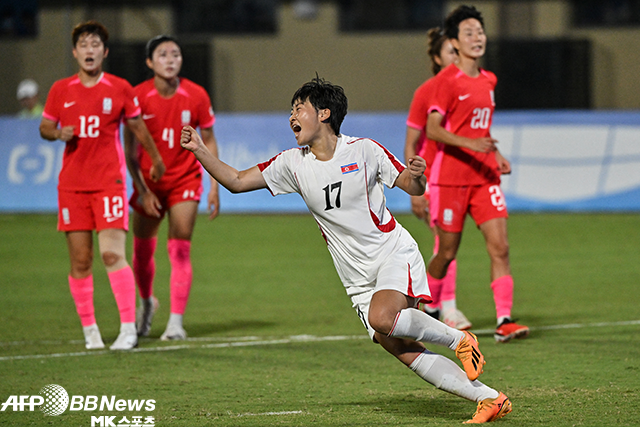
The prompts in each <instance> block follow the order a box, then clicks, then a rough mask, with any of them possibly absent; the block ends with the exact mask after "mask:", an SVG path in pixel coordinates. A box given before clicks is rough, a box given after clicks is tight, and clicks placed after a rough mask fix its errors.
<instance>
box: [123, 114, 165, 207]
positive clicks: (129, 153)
mask: <svg viewBox="0 0 640 427" xmlns="http://www.w3.org/2000/svg"><path fill="white" fill-rule="evenodd" d="M154 145H155V144H154ZM124 153H125V159H126V161H127V169H128V170H129V175H131V180H132V181H133V185H134V186H135V187H136V190H138V193H139V194H140V198H141V199H142V200H140V202H141V204H142V207H143V209H144V211H145V212H146V213H147V215H150V216H152V217H156V218H160V208H161V206H162V205H161V204H160V201H159V200H158V197H157V196H156V195H155V194H153V192H152V191H151V190H150V189H149V186H148V185H147V183H146V182H145V180H144V176H143V175H142V170H141V169H140V162H138V141H137V139H136V138H135V136H134V135H133V132H131V130H130V129H129V128H128V127H126V126H125V128H124Z"/></svg>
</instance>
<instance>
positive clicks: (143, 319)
mask: <svg viewBox="0 0 640 427" xmlns="http://www.w3.org/2000/svg"><path fill="white" fill-rule="evenodd" d="M159 307H160V303H159V302H158V298H156V297H155V296H153V295H152V296H151V298H150V299H147V300H142V302H141V304H140V305H139V306H138V308H137V309H136V329H137V331H138V336H139V337H146V336H147V335H149V331H151V321H152V320H153V315H154V314H155V313H156V311H157V310H158V308H159Z"/></svg>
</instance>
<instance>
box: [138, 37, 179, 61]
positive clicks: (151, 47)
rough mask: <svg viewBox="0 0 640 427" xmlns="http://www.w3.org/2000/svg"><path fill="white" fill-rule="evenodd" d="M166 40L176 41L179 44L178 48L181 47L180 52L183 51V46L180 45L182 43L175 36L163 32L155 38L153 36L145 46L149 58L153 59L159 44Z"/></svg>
mask: <svg viewBox="0 0 640 427" xmlns="http://www.w3.org/2000/svg"><path fill="white" fill-rule="evenodd" d="M164 42H174V43H175V44H177V45H178V48H180V52H182V46H180V43H179V42H178V40H177V39H176V38H175V37H173V36H168V35H166V34H161V35H159V36H155V37H154V38H152V39H151V40H149V41H148V42H147V46H146V47H145V53H146V55H147V58H149V59H153V52H154V51H155V50H156V48H157V47H158V46H160V45H161V44H162V43H164Z"/></svg>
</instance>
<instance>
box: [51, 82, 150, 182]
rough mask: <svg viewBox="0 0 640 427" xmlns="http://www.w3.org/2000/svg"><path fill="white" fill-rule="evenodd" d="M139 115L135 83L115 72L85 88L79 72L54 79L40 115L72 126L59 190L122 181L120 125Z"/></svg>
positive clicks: (123, 175) (123, 164)
mask: <svg viewBox="0 0 640 427" xmlns="http://www.w3.org/2000/svg"><path fill="white" fill-rule="evenodd" d="M138 115H140V107H139V106H138V101H137V100H136V99H135V94H134V92H133V88H132V87H131V85H130V84H129V83H128V82H127V81H126V80H124V79H121V78H120V77H117V76H114V75H113V74H108V73H103V74H102V76H101V77H100V80H98V83H96V84H95V85H94V86H92V87H85V86H84V85H83V84H82V83H81V82H80V78H79V77H78V76H77V75H75V76H71V77H67V78H66V79H62V80H58V81H57V82H55V83H54V84H53V86H52V87H51V90H50V91H49V95H48V96H47V102H46V104H45V106H44V113H43V114H42V116H43V117H44V118H46V119H49V120H52V121H54V122H56V123H59V124H60V126H61V127H64V126H75V129H74V131H73V133H74V136H73V138H72V139H71V140H69V141H68V142H67V143H66V144H67V145H66V147H65V150H64V156H63V159H62V170H61V171H60V175H59V178H58V189H59V190H66V191H101V190H105V189H109V188H114V187H119V186H123V185H126V184H125V182H126V180H125V178H126V173H127V172H126V164H125V160H124V151H123V149H122V141H121V139H120V124H121V122H122V120H123V118H127V119H129V118H133V117H136V116H138Z"/></svg>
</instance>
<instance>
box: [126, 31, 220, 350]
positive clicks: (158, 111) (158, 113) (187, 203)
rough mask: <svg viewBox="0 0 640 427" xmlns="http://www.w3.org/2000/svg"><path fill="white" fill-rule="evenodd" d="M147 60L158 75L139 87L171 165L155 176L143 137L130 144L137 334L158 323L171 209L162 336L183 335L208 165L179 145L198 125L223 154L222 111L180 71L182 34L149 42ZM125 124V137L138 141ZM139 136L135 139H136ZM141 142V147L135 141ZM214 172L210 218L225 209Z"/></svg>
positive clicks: (150, 126)
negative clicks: (162, 243) (159, 280)
mask: <svg viewBox="0 0 640 427" xmlns="http://www.w3.org/2000/svg"><path fill="white" fill-rule="evenodd" d="M146 54H147V59H146V64H147V66H148V67H149V68H150V69H151V70H153V73H154V77H153V78H151V79H149V80H147V81H145V82H143V83H141V84H139V85H138V86H136V87H135V88H134V90H135V93H136V95H137V98H138V100H139V101H140V107H141V108H142V118H143V120H144V121H145V123H146V125H147V127H148V129H149V131H150V132H151V135H152V136H153V139H154V141H155V145H156V146H157V149H158V151H159V152H160V154H161V156H162V159H163V160H164V163H165V165H166V167H167V171H166V173H165V174H164V176H163V177H162V179H160V180H159V181H157V182H154V181H153V179H151V171H152V165H153V164H152V161H151V158H150V157H149V154H148V153H147V152H146V151H145V150H142V149H140V147H139V146H138V145H137V144H135V143H134V144H127V147H131V148H132V149H131V150H130V151H128V152H127V163H128V166H129V170H130V172H131V175H132V176H133V181H134V193H133V195H132V196H131V199H130V203H131V206H132V207H133V209H134V211H133V233H134V241H133V242H134V243H133V246H134V252H133V271H134V274H135V277H136V282H137V284H138V290H139V292H140V297H141V300H142V303H141V306H140V308H139V309H138V316H137V330H138V335H141V336H146V335H148V334H149V330H150V328H151V321H152V319H153V315H154V312H155V311H156V309H157V308H158V300H157V299H156V297H155V296H154V295H153V279H154V275H155V261H154V254H155V250H156V245H157V240H158V237H157V236H158V229H159V227H160V223H161V222H162V219H163V218H164V216H165V214H168V216H169V236H168V240H167V251H168V254H169V261H170V263H171V277H170V288H171V313H170V316H169V322H168V323H167V327H166V330H165V332H164V333H163V334H162V335H161V337H160V338H161V339H162V340H165V341H166V340H183V339H185V338H186V336H187V333H186V331H185V330H184V327H183V323H182V319H183V315H184V312H185V309H186V306H187V301H188V299H189V292H190V290H191V284H192V278H193V273H192V268H191V257H190V252H191V235H192V234H193V229H194V226H195V221H196V215H197V213H198V202H199V200H200V195H201V193H202V190H203V187H202V176H203V173H202V166H201V165H200V163H199V162H198V161H197V160H196V158H195V157H193V156H192V155H191V153H189V152H188V151H186V150H183V149H182V148H181V147H180V133H181V131H182V127H183V126H187V125H189V126H192V127H193V128H196V127H199V128H200V133H201V135H202V139H203V141H204V142H205V144H206V147H207V149H208V150H209V151H211V153H213V155H215V156H217V153H218V149H217V143H216V138H215V135H214V132H213V124H214V122H215V116H214V114H213V109H212V107H211V101H210V100H209V95H208V94H207V92H206V91H205V90H204V88H202V87H201V86H198V85H197V84H195V83H194V82H192V81H190V80H188V79H185V78H183V77H178V74H179V73H180V69H181V67H182V51H181V49H180V45H179V44H178V41H177V40H176V39H175V38H173V37H170V36H166V35H161V36H157V37H154V38H152V39H151V40H149V42H148V43H147V48H146ZM132 137H133V135H132V134H131V132H128V131H125V139H126V140H131V138H132ZM134 140H135V138H134ZM135 147H138V148H135ZM210 179H211V190H210V191H209V194H208V197H207V203H208V207H209V211H210V215H209V218H210V219H214V218H215V217H216V216H217V215H218V208H219V198H218V184H217V182H216V181H215V180H214V179H213V178H210Z"/></svg>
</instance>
